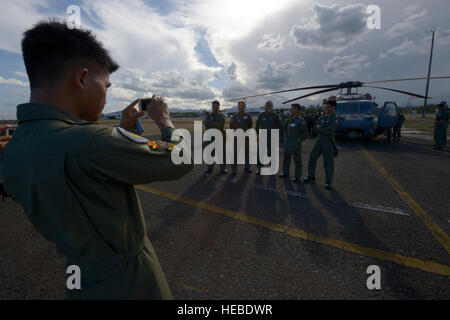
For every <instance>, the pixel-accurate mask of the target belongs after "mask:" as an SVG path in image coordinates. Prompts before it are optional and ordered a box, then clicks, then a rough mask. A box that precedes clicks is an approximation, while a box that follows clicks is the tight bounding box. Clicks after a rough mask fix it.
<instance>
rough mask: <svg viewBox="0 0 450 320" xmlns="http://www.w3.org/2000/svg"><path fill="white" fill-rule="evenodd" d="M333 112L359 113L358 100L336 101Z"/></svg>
mask: <svg viewBox="0 0 450 320" xmlns="http://www.w3.org/2000/svg"><path fill="white" fill-rule="evenodd" d="M335 113H336V114H343V113H347V114H348V113H351V114H354V113H359V103H358V102H346V103H338V105H337V108H336V110H335Z"/></svg>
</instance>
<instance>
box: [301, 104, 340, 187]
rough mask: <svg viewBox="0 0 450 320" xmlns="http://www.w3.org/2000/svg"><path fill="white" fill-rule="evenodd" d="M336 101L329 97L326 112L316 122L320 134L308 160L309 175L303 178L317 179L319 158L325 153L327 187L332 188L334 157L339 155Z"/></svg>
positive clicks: (310, 180) (315, 125)
mask: <svg viewBox="0 0 450 320" xmlns="http://www.w3.org/2000/svg"><path fill="white" fill-rule="evenodd" d="M336 105H337V104H336V101H335V100H333V99H328V101H327V102H326V104H325V114H324V115H323V116H321V117H320V118H319V119H318V120H317V121H316V123H315V124H314V127H315V131H316V132H317V133H318V134H319V137H318V138H317V141H316V143H315V144H314V147H313V149H312V151H311V154H310V156H309V162H308V177H307V178H305V179H303V181H304V182H305V183H308V182H313V181H316V178H315V177H316V164H317V159H318V158H319V157H320V155H321V154H323V165H324V168H325V176H326V177H325V180H326V183H325V188H326V189H331V182H332V181H333V175H334V157H335V156H336V155H337V148H336V142H335V139H334V137H335V134H336V128H337V127H338V125H339V121H338V120H337V118H336V115H335V114H334V110H335V109H336Z"/></svg>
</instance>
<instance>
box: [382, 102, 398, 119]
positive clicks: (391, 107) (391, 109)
mask: <svg viewBox="0 0 450 320" xmlns="http://www.w3.org/2000/svg"><path fill="white" fill-rule="evenodd" d="M384 114H385V115H388V116H393V117H395V116H396V115H397V109H396V108H395V104H393V103H387V104H386V108H385V110H384Z"/></svg>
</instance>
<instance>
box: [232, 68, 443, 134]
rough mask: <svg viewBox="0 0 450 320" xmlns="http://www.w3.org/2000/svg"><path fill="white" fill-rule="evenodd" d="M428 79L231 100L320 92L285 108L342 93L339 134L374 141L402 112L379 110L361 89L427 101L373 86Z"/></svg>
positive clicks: (389, 105)
mask: <svg viewBox="0 0 450 320" xmlns="http://www.w3.org/2000/svg"><path fill="white" fill-rule="evenodd" d="M426 79H427V78H404V79H391V80H382V81H370V82H361V81H347V82H342V83H339V84H333V85H318V86H309V87H302V88H294V89H287V90H280V91H273V92H266V93H261V94H256V95H251V96H246V97H240V98H233V99H230V101H236V100H246V99H249V98H254V97H260V96H265V95H271V94H277V93H284V92H293V91H300V90H310V89H321V90H319V91H314V92H312V93H309V94H305V95H302V96H300V97H296V98H294V99H290V100H287V101H284V102H282V104H286V103H290V102H293V101H296V100H299V99H303V98H306V97H310V96H314V95H317V94H321V93H325V92H330V91H336V90H339V91H338V94H337V96H336V103H337V107H336V110H335V114H336V116H337V118H338V120H339V122H340V124H339V127H338V129H337V131H336V133H338V134H347V135H348V136H349V138H351V139H355V138H357V137H358V136H359V135H360V134H361V135H362V136H363V137H364V138H368V139H371V138H375V137H376V136H377V135H379V134H381V133H383V132H384V131H385V130H386V128H388V127H394V126H395V125H396V123H397V118H398V115H399V108H398V105H397V104H396V103H395V102H394V101H386V102H385V103H384V104H383V106H382V107H379V105H378V104H377V103H376V102H375V101H374V100H373V99H372V96H371V95H370V94H369V93H366V94H358V88H361V87H366V88H374V89H381V90H389V91H393V92H397V93H401V94H406V95H409V96H413V97H417V98H423V99H425V98H430V97H425V96H423V95H421V94H416V93H412V92H408V91H403V90H397V89H391V88H385V87H378V86H373V84H378V83H386V82H400V81H413V80H426ZM430 79H450V76H444V77H430Z"/></svg>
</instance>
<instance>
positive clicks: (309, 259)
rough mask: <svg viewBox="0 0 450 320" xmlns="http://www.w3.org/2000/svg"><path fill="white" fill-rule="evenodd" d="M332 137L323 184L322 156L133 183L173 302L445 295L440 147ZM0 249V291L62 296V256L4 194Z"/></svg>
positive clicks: (448, 285)
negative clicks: (267, 169) (297, 171)
mask: <svg viewBox="0 0 450 320" xmlns="http://www.w3.org/2000/svg"><path fill="white" fill-rule="evenodd" d="M313 143H314V140H313V139H307V140H306V141H305V142H304V143H303V146H302V160H303V176H305V175H306V167H307V163H308V157H309V153H310V151H311V149H312V147H313ZM337 144H338V148H339V156H338V157H337V158H336V159H335V177H334V181H333V189H332V190H331V191H328V190H326V189H325V188H324V170H323V165H322V159H319V161H318V167H317V182H316V183H313V184H303V183H294V182H292V181H291V179H286V178H284V179H282V178H278V176H257V175H255V173H254V172H253V173H245V172H244V168H243V166H242V165H241V166H238V174H237V175H236V176H232V175H231V174H230V173H231V168H230V167H228V170H229V173H228V174H222V173H220V170H219V166H216V167H215V168H214V171H213V172H212V173H211V174H209V175H205V174H204V170H205V167H206V166H205V165H196V166H195V167H194V169H193V171H192V172H191V173H190V174H188V175H187V176H185V177H183V178H181V179H180V180H178V181H176V182H158V183H152V184H148V185H143V186H136V188H137V189H138V193H139V196H140V199H141V203H142V208H143V210H144V214H145V217H146V220H147V227H148V233H149V238H150V240H151V242H152V244H153V246H154V247H155V249H156V252H157V253H158V256H159V259H160V262H161V264H162V267H163V270H164V272H165V275H166V278H167V280H168V282H169V286H170V288H171V290H172V293H173V295H174V298H175V299H188V300H189V299H206V300H208V299H217V300H227V299H449V298H450V238H449V236H448V235H449V234H450V208H449V205H448V203H449V201H448V191H449V181H450V165H449V160H450V149H449V148H446V149H445V150H444V151H435V150H432V149H431V142H430V141H429V140H428V139H425V138H423V137H417V135H414V134H413V133H411V134H409V133H406V134H405V135H404V136H403V139H402V142H400V143H392V144H388V143H387V142H386V141H385V138H383V137H380V138H379V139H377V140H372V141H367V140H356V141H351V140H348V139H338V140H337ZM281 157H282V155H281V154H280V163H281V159H282V158H281ZM255 169H256V166H253V171H255ZM280 169H281V168H280ZM292 174H293V165H292V166H291V178H292ZM0 252H1V255H0V299H64V298H65V283H66V269H65V268H66V266H65V257H63V256H61V255H58V254H57V253H56V252H55V249H54V245H53V244H51V243H49V242H48V241H47V240H45V239H44V238H43V237H42V236H41V235H40V234H39V233H38V232H37V231H36V230H35V229H34V227H33V226H32V225H31V224H30V222H29V221H28V220H27V218H26V216H25V214H24V212H23V210H22V209H21V207H20V205H18V204H16V203H15V202H14V201H13V200H11V199H6V200H5V201H4V202H0ZM373 265H375V266H378V267H379V268H380V271H381V288H380V289H372V290H371V289H368V286H367V281H368V278H369V277H370V276H371V274H369V273H367V269H368V267H369V266H373Z"/></svg>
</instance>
